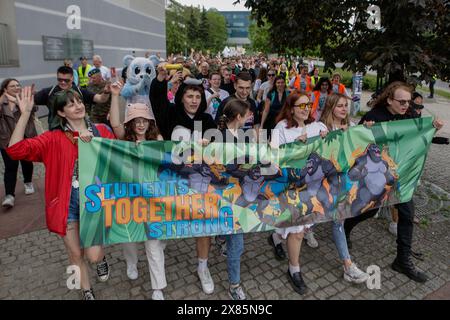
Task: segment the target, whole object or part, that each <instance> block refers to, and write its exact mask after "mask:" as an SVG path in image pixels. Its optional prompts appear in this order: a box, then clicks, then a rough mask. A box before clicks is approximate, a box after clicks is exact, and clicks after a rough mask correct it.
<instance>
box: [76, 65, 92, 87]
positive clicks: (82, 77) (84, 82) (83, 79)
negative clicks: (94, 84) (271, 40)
mask: <svg viewBox="0 0 450 320" xmlns="http://www.w3.org/2000/svg"><path fill="white" fill-rule="evenodd" d="M91 69H92V66H91V65H90V64H88V65H87V66H86V70H84V74H83V66H79V67H78V79H79V84H80V88H85V87H87V86H88V84H89V76H88V73H89V70H91Z"/></svg>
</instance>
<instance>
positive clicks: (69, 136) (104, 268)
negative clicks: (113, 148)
mask: <svg viewBox="0 0 450 320" xmlns="http://www.w3.org/2000/svg"><path fill="white" fill-rule="evenodd" d="M33 98H34V97H33V94H32V91H31V88H30V87H26V88H24V89H23V90H22V94H21V96H20V97H19V96H17V99H18V104H19V108H20V111H21V116H20V118H19V120H18V122H17V125H16V127H15V129H14V132H13V134H12V136H11V139H10V143H9V148H7V149H6V152H7V153H8V155H9V156H10V157H11V158H12V159H14V160H27V161H33V162H43V163H44V165H45V168H46V173H45V202H46V204H45V206H46V221H47V227H48V229H49V230H50V232H54V233H57V234H59V235H60V236H61V237H62V238H63V241H64V245H65V246H66V250H67V254H68V256H69V260H70V263H71V264H72V265H75V266H77V267H79V270H80V276H81V279H80V285H81V289H82V296H83V299H85V300H94V299H95V296H94V293H93V291H92V288H91V285H90V281H89V273H88V265H87V263H86V262H85V260H84V255H86V257H87V258H88V260H89V261H91V262H93V263H97V275H98V277H99V280H100V281H106V280H108V277H109V267H108V263H107V262H106V259H105V255H104V253H103V248H102V247H100V246H95V247H91V248H86V249H82V248H81V247H80V237H79V215H80V211H79V205H80V200H79V185H78V146H77V137H78V136H79V137H80V139H81V140H83V141H85V142H89V141H91V139H92V137H93V136H99V137H103V138H111V139H114V138H115V137H114V134H113V133H112V132H111V131H110V130H109V129H108V127H106V126H105V125H92V124H91V123H90V121H88V120H87V118H86V109H85V106H84V104H83V103H82V100H81V98H80V96H79V94H78V93H77V92H75V91H74V90H65V91H61V92H58V93H57V97H56V100H55V104H54V108H55V111H56V113H57V116H58V117H59V118H60V125H61V126H60V128H59V130H54V131H48V132H45V133H44V134H42V135H40V136H37V137H35V138H29V139H24V132H25V128H26V125H27V123H28V120H29V118H30V115H31V112H32V110H33V104H34V102H33V101H34V100H33Z"/></svg>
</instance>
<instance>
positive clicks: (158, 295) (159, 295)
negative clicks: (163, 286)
mask: <svg viewBox="0 0 450 320" xmlns="http://www.w3.org/2000/svg"><path fill="white" fill-rule="evenodd" d="M152 300H164V294H163V292H162V290H153V294H152Z"/></svg>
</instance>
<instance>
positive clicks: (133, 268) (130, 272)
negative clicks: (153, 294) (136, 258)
mask: <svg viewBox="0 0 450 320" xmlns="http://www.w3.org/2000/svg"><path fill="white" fill-rule="evenodd" d="M127 276H128V279H130V280H136V279H137V278H138V277H139V272H138V269H137V265H135V264H130V265H129V266H128V265H127ZM153 300H155V299H153Z"/></svg>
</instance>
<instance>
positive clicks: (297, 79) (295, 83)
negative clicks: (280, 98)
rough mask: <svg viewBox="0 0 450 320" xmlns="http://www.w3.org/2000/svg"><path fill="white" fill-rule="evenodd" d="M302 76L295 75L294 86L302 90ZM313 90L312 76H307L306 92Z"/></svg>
mask: <svg viewBox="0 0 450 320" xmlns="http://www.w3.org/2000/svg"><path fill="white" fill-rule="evenodd" d="M300 77H301V75H299V74H298V75H297V76H295V82H294V88H295V89H297V90H300ZM310 91H312V89H311V77H310V76H306V92H310Z"/></svg>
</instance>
